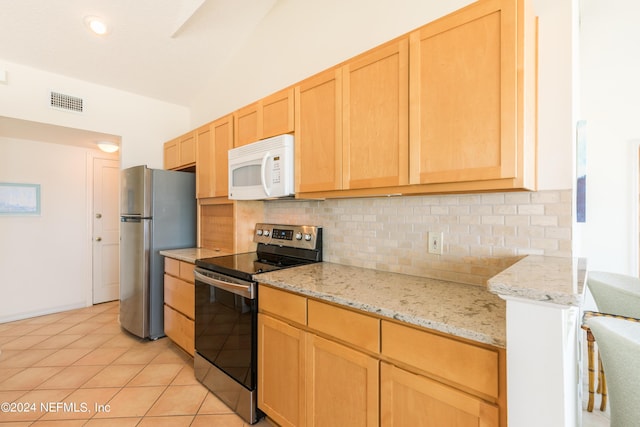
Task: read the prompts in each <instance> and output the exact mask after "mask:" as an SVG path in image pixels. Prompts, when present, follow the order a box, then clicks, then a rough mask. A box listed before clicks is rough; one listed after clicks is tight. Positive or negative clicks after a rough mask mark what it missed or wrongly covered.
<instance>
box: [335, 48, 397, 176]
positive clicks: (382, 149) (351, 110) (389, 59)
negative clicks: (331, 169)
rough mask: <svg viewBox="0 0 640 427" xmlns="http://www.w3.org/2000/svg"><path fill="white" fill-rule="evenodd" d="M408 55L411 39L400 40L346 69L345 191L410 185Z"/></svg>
mask: <svg viewBox="0 0 640 427" xmlns="http://www.w3.org/2000/svg"><path fill="white" fill-rule="evenodd" d="M408 52H409V48H408V40H407V39H406V38H401V39H399V40H396V41H393V42H391V43H389V44H386V45H383V46H381V47H378V48H376V49H374V50H372V51H369V52H367V53H365V54H363V55H360V56H358V57H356V58H354V59H352V60H350V61H348V62H347V63H346V64H345V65H344V67H343V95H342V120H343V122H342V123H343V125H342V126H343V127H342V132H343V134H342V136H343V145H342V148H343V149H342V171H343V172H342V179H343V188H344V189H357V188H375V187H390V186H396V185H404V184H407V183H408V181H409V172H408V170H409V160H408V154H409V149H408V144H409V139H408V126H409V123H408V112H409V111H408V110H409V105H408V96H409V93H408V92H409V81H408V79H409V68H408V64H409V56H408Z"/></svg>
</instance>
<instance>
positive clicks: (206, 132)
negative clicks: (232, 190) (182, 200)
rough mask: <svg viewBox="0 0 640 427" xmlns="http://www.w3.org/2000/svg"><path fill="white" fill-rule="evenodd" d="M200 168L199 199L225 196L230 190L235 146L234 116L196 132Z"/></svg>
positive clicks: (197, 184)
mask: <svg viewBox="0 0 640 427" xmlns="http://www.w3.org/2000/svg"><path fill="white" fill-rule="evenodd" d="M196 139H197V147H198V167H197V169H196V193H197V198H198V199H202V198H208V197H226V196H227V194H228V193H229V188H228V182H229V173H228V169H229V166H228V165H229V161H228V156H227V152H228V151H229V150H230V149H231V148H233V115H231V114H229V115H227V116H225V117H222V118H220V119H218V120H215V121H213V122H211V123H209V124H207V125H205V126H202V127H201V128H199V129H198V130H197V131H196Z"/></svg>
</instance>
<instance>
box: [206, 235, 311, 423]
mask: <svg viewBox="0 0 640 427" xmlns="http://www.w3.org/2000/svg"><path fill="white" fill-rule="evenodd" d="M253 241H254V242H256V243H257V244H258V245H257V250H256V252H249V253H241V254H235V255H228V256H221V257H213V258H205V259H200V260H197V261H196V269H195V289H196V290H195V293H196V301H195V302H196V307H195V350H196V352H195V356H194V370H195V375H196V378H197V379H198V381H200V382H201V383H202V384H204V385H205V386H206V387H207V388H208V389H209V390H211V391H212V392H213V393H214V394H215V395H216V396H218V397H219V398H220V399H221V400H222V401H223V402H225V403H226V404H227V405H228V406H229V407H230V408H231V409H233V410H234V411H235V412H236V413H237V414H238V415H240V416H241V417H242V418H243V419H244V420H246V421H247V422H249V423H251V424H253V423H255V422H256V421H257V420H258V419H259V418H260V417H261V416H262V413H261V412H260V410H258V408H257V406H256V402H257V398H256V393H257V373H256V370H257V342H258V335H257V332H258V329H257V319H258V284H257V282H256V281H254V280H253V275H254V274H258V273H264V272H267V271H273V270H279V269H283V268H290V267H296V266H299V265H304V264H310V263H314V262H320V261H322V228H321V227H316V226H304V225H277V224H256V228H255V232H254V236H253Z"/></svg>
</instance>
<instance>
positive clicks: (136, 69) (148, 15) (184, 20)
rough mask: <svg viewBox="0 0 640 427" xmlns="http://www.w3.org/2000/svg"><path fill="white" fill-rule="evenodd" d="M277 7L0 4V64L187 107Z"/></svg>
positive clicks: (149, 1) (77, 1)
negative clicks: (102, 25)
mask: <svg viewBox="0 0 640 427" xmlns="http://www.w3.org/2000/svg"><path fill="white" fill-rule="evenodd" d="M276 2H277V0H0V59H3V60H6V61H9V62H15V63H17V64H21V65H26V66H30V67H33V68H37V69H40V70H44V71H48V72H52V73H56V74H62V75H65V76H68V77H73V78H76V79H80V80H84V81H88V82H92V83H96V84H100V85H104V86H108V87H112V88H116V89H120V90H124V91H128V92H133V93H136V94H140V95H144V96H148V97H151V98H155V99H158V100H162V101H167V102H170V103H174V104H179V105H185V106H188V105H189V102H190V100H191V99H193V98H194V96H195V95H196V94H197V91H198V88H201V87H203V86H205V83H206V82H207V81H208V80H209V79H211V78H212V75H213V74H215V72H216V70H218V69H220V67H222V66H224V64H225V63H226V62H227V61H229V59H230V58H231V56H232V55H233V52H234V50H236V49H237V48H238V47H239V46H241V45H242V44H243V43H244V42H245V41H246V40H247V38H248V37H249V36H250V35H251V33H252V32H253V30H254V29H255V28H256V26H257V25H258V24H259V23H260V22H261V20H262V19H263V18H264V17H265V16H266V15H267V14H268V13H269V11H270V10H271V9H272V8H273V6H274V5H275V3H276ZM88 15H94V16H98V17H101V18H103V19H104V20H105V21H106V22H107V24H108V25H109V27H110V30H109V33H108V34H107V35H105V36H96V35H94V34H92V33H90V32H89V30H88V29H87V27H86V26H85V24H84V18H85V17H86V16H88ZM9 78H10V76H9Z"/></svg>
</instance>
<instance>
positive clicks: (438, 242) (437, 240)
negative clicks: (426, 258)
mask: <svg viewBox="0 0 640 427" xmlns="http://www.w3.org/2000/svg"><path fill="white" fill-rule="evenodd" d="M428 239H429V253H430V254H436V255H442V244H443V242H442V232H439V231H430V232H429V234H428Z"/></svg>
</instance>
